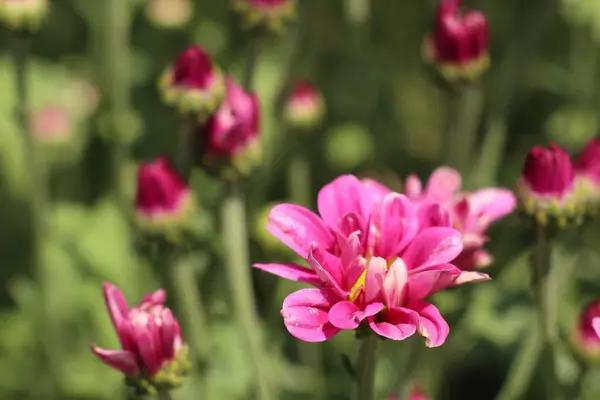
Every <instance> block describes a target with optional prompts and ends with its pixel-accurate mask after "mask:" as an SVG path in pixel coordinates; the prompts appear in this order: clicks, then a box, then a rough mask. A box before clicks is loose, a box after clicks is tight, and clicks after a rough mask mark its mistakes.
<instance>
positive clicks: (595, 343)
mask: <svg viewBox="0 0 600 400" xmlns="http://www.w3.org/2000/svg"><path fill="white" fill-rule="evenodd" d="M571 342H572V344H573V345H574V347H575V349H576V350H577V352H578V353H579V354H581V355H582V356H583V357H584V358H587V359H589V360H591V361H595V362H600V300H594V301H592V302H590V303H588V305H587V306H586V307H585V308H584V309H583V312H582V313H581V315H580V316H579V318H578V320H577V321H576V323H575V324H574V326H573V330H572V332H571Z"/></svg>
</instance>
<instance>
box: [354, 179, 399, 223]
mask: <svg viewBox="0 0 600 400" xmlns="http://www.w3.org/2000/svg"><path fill="white" fill-rule="evenodd" d="M361 183H362V189H361V195H360V209H361V213H362V216H363V218H364V219H365V221H367V220H368V216H369V215H371V212H372V211H373V206H374V205H375V204H378V203H379V202H380V201H381V200H382V199H383V198H384V197H385V196H386V195H387V194H389V193H392V190H391V189H390V188H388V187H387V186H385V185H383V184H381V183H379V182H377V181H374V180H372V179H363V180H362V181H361Z"/></svg>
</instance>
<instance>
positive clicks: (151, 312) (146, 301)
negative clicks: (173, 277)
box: [90, 283, 190, 396]
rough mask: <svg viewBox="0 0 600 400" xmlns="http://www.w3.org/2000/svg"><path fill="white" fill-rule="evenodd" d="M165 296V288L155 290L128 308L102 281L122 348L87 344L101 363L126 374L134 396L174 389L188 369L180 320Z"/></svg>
mask: <svg viewBox="0 0 600 400" xmlns="http://www.w3.org/2000/svg"><path fill="white" fill-rule="evenodd" d="M165 298H166V293H165V291H164V290H158V291H156V292H154V293H149V294H147V295H146V296H144V298H143V299H142V301H141V303H140V305H138V306H136V307H131V308H129V307H128V305H127V302H126V300H125V298H124V297H123V294H122V293H121V292H120V291H119V289H117V288H116V287H115V286H113V285H111V284H109V283H105V284H104V299H105V302H106V307H107V309H108V313H109V315H110V319H111V321H112V324H113V326H114V328H115V331H116V332H117V336H118V338H119V342H120V343H121V350H106V349H102V348H99V347H97V346H96V345H93V344H92V345H91V346H90V347H91V350H92V352H93V353H94V354H95V355H96V356H97V357H98V358H99V359H100V360H101V361H102V362H104V363H105V364H106V365H108V366H110V367H112V368H114V369H116V370H117V371H119V372H122V373H123V374H125V376H126V382H127V384H128V385H129V386H130V387H131V388H132V389H133V390H134V391H135V395H136V396H157V395H158V394H159V393H161V392H166V391H169V390H172V389H175V388H177V387H179V386H180V385H181V383H182V379H183V377H184V376H185V375H186V374H187V373H188V371H189V369H190V364H189V361H188V350H187V346H186V345H185V343H184V342H183V339H182V336H181V328H180V327H179V322H177V319H175V317H174V316H173V313H172V312H171V310H169V309H168V308H167V307H165V305H164V303H165Z"/></svg>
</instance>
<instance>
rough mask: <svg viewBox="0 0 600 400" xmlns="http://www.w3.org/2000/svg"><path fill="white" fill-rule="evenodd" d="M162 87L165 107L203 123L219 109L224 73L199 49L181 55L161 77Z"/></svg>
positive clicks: (222, 93) (223, 91) (188, 49)
mask: <svg viewBox="0 0 600 400" xmlns="http://www.w3.org/2000/svg"><path fill="white" fill-rule="evenodd" d="M160 86H161V89H162V94H163V98H164V100H165V102H166V103H168V104H170V105H172V106H174V107H176V108H178V110H179V111H180V112H181V113H183V114H186V115H190V114H191V115H194V116H195V117H197V118H198V120H200V121H201V122H204V121H205V120H206V119H207V118H208V117H209V116H210V115H211V114H212V113H213V112H215V111H216V110H217V109H218V108H219V106H220V104H221V102H222V100H223V96H224V94H225V87H224V82H223V76H222V74H221V71H220V70H219V68H218V67H217V66H215V65H214V64H213V62H212V60H211V59H210V56H209V55H208V53H206V52H205V51H204V49H203V48H201V47H199V46H191V47H189V48H187V49H186V50H185V51H183V52H182V53H181V54H179V57H177V60H176V61H175V64H174V65H173V66H172V67H171V68H169V69H168V70H167V71H166V72H165V73H164V74H163V76H162V77H161V82H160Z"/></svg>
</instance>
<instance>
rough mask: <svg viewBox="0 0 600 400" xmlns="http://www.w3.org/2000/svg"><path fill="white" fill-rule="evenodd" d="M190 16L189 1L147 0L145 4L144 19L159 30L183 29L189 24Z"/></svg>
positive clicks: (191, 6)
mask: <svg viewBox="0 0 600 400" xmlns="http://www.w3.org/2000/svg"><path fill="white" fill-rule="evenodd" d="M192 15H193V4H192V2H191V0H149V1H148V3H146V17H147V18H148V20H149V21H150V22H151V23H153V24H154V25H156V26H157V27H159V28H165V29H174V28H181V27H184V26H186V25H187V24H188V22H190V19H191V18H192Z"/></svg>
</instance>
